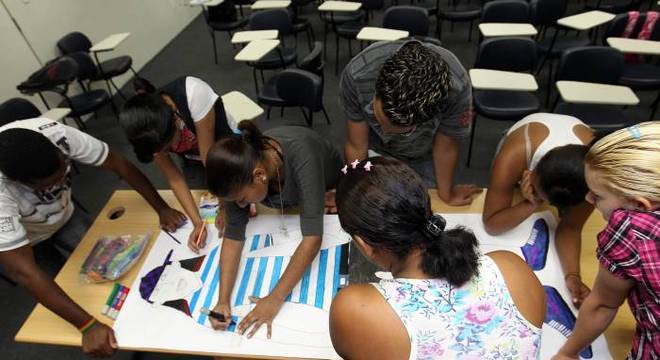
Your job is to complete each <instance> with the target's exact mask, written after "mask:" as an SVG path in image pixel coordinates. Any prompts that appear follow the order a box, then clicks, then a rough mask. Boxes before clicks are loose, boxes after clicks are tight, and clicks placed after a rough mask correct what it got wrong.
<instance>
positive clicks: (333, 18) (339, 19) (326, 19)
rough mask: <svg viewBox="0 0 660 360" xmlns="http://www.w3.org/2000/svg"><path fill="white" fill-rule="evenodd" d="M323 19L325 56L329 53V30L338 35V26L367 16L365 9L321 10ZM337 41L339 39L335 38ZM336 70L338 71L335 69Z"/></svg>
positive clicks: (320, 14)
mask: <svg viewBox="0 0 660 360" xmlns="http://www.w3.org/2000/svg"><path fill="white" fill-rule="evenodd" d="M319 16H320V18H321V21H323V56H326V54H327V53H328V32H333V33H334V34H335V36H337V26H339V25H343V24H346V23H351V22H358V21H361V20H362V18H363V17H364V16H365V13H364V12H363V11H360V10H358V11H349V12H344V11H329V12H325V11H319ZM335 41H336V43H338V42H339V40H337V39H335ZM335 72H336V71H335Z"/></svg>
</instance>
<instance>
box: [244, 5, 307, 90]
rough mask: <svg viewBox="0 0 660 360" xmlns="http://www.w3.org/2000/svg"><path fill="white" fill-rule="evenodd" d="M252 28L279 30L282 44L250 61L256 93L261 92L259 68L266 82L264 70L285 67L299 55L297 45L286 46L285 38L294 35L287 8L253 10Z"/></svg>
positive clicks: (291, 63) (293, 62)
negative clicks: (284, 44) (259, 57)
mask: <svg viewBox="0 0 660 360" xmlns="http://www.w3.org/2000/svg"><path fill="white" fill-rule="evenodd" d="M249 24H250V25H249V26H250V29H251V30H277V31H278V37H279V38H280V45H279V46H277V47H276V48H275V49H274V51H270V52H268V53H267V54H266V55H265V56H264V57H262V58H261V59H259V60H256V61H250V62H248V65H249V66H250V67H252V69H253V71H252V76H253V77H254V86H255V89H256V93H257V94H259V80H258V79H257V70H259V72H260V74H261V82H262V83H265V82H266V80H265V78H264V70H276V69H285V68H286V67H288V66H289V65H293V64H295V62H296V59H297V57H298V55H297V52H296V48H295V47H293V48H292V47H286V46H283V45H282V44H283V43H284V38H285V37H286V36H291V35H293V23H292V22H291V14H290V13H289V11H288V10H287V9H269V10H263V11H258V12H253V13H252V14H251V15H250V23H249Z"/></svg>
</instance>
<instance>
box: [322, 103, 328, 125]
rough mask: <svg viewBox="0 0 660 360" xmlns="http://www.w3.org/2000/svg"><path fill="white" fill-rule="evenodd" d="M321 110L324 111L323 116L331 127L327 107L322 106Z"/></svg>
mask: <svg viewBox="0 0 660 360" xmlns="http://www.w3.org/2000/svg"><path fill="white" fill-rule="evenodd" d="M321 110H322V111H323V115H324V116H325V121H326V122H327V123H328V125H330V117H329V116H328V112H327V111H325V106H323V105H321Z"/></svg>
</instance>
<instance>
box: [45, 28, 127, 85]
mask: <svg viewBox="0 0 660 360" xmlns="http://www.w3.org/2000/svg"><path fill="white" fill-rule="evenodd" d="M116 35H119V34H116ZM57 48H58V49H59V50H60V51H61V52H62V55H68V54H71V53H74V52H78V51H83V52H86V53H89V52H90V51H91V52H93V53H94V58H95V59H96V65H97V66H98V69H99V71H98V80H104V81H105V82H106V85H107V87H108V92H109V93H110V94H112V90H111V89H110V84H112V86H113V87H114V88H115V90H116V91H117V93H118V94H119V95H120V96H121V97H123V98H126V97H125V96H124V94H122V92H121V91H120V90H119V87H117V84H115V83H114V82H113V81H112V78H114V77H117V76H120V75H124V74H125V73H126V72H127V71H128V70H131V71H132V72H133V75H135V76H137V72H136V71H135V69H133V66H132V65H133V59H132V58H131V57H130V56H128V55H124V56H118V57H114V58H112V59H108V60H105V61H99V59H98V54H97V53H99V52H102V51H110V50H112V49H114V47H112V48H108V49H101V50H97V51H94V50H93V48H94V46H93V45H92V42H91V41H90V40H89V38H88V37H87V36H86V35H85V34H83V33H81V32H78V31H75V32H72V33H69V34H67V35H65V36H64V37H62V38H61V39H60V40H58V41H57Z"/></svg>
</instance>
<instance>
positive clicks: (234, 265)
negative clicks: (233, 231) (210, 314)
mask: <svg viewBox="0 0 660 360" xmlns="http://www.w3.org/2000/svg"><path fill="white" fill-rule="evenodd" d="M242 250H243V241H237V240H232V239H227V238H225V239H224V240H223V241H222V248H221V249H220V268H221V269H222V271H221V272H220V292H219V294H218V297H219V298H218V300H219V302H220V303H221V304H229V302H230V301H231V292H232V291H233V290H234V283H235V282H236V276H237V274H238V265H239V263H240V261H241V252H242Z"/></svg>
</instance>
